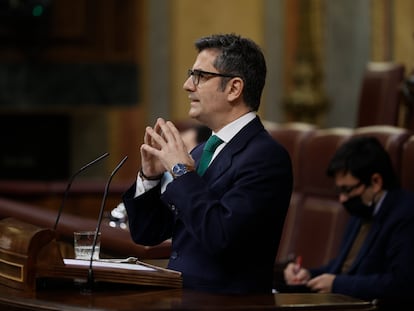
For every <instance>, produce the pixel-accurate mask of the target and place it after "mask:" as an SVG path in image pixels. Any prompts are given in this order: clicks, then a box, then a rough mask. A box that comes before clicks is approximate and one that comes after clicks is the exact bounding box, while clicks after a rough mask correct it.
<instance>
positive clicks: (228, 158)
mask: <svg viewBox="0 0 414 311" xmlns="http://www.w3.org/2000/svg"><path fill="white" fill-rule="evenodd" d="M263 128H264V127H263V125H262V123H261V122H260V119H259V117H256V118H255V119H253V120H252V121H251V122H249V123H248V124H247V125H246V126H245V127H243V128H242V129H241V130H240V131H239V132H238V133H237V134H236V135H235V136H234V137H233V138H232V139H231V140H230V141H229V142H228V143H227V145H226V146H225V147H224V148H223V150H221V151H220V153H219V154H218V155H217V157H216V158H215V159H214V160H213V162H212V163H211V165H210V166H209V167H208V168H207V170H206V172H205V173H204V175H203V177H205V178H206V179H217V178H219V177H220V176H221V175H222V174H223V173H224V172H226V171H227V170H228V169H229V168H230V166H231V164H232V162H233V157H234V156H235V155H236V154H238V153H239V152H240V151H241V150H243V149H244V148H245V147H246V145H247V144H248V142H249V141H250V140H251V139H253V137H254V136H256V135H257V133H258V132H260V131H261V130H263ZM203 147H204V146H203ZM199 157H201V153H200V156H199ZM199 160H200V159H199V158H198V160H197V165H198V161H199Z"/></svg>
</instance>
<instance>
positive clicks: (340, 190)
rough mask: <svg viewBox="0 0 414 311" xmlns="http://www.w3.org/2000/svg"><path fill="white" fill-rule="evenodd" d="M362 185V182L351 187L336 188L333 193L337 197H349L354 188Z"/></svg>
mask: <svg viewBox="0 0 414 311" xmlns="http://www.w3.org/2000/svg"><path fill="white" fill-rule="evenodd" d="M362 184H363V183H362V181H360V182H359V183H357V184H356V185H353V186H336V187H335V192H336V194H337V195H340V194H345V195H349V194H350V193H351V192H352V191H354V190H355V189H356V188H358V187H359V186H361V185H362Z"/></svg>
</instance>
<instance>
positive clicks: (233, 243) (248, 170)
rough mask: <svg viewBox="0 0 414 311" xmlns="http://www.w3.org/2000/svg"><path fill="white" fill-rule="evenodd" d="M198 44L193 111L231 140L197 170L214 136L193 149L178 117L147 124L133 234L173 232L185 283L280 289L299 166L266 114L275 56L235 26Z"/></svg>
mask: <svg viewBox="0 0 414 311" xmlns="http://www.w3.org/2000/svg"><path fill="white" fill-rule="evenodd" d="M195 46H196V48H197V50H198V55H197V58H196V60H195V63H194V65H193V67H192V69H190V70H189V71H188V78H187V80H186V81H185V82H184V86H183V87H184V89H185V90H186V91H187V93H188V98H189V100H190V110H189V116H190V117H192V118H194V119H196V120H198V121H200V122H201V123H202V124H204V125H206V126H207V127H209V128H210V129H211V130H212V133H213V134H214V135H216V136H218V137H219V138H220V140H221V144H220V145H219V146H218V147H217V149H216V150H215V152H214V154H213V158H212V160H211V161H210V165H209V166H208V168H207V170H206V171H205V173H202V172H197V168H198V167H199V162H200V158H201V155H202V153H203V148H204V145H205V144H204V143H203V144H201V145H199V146H197V147H195V148H194V149H193V150H192V151H191V154H189V153H188V151H187V149H186V146H185V144H184V142H183V140H182V138H181V136H180V133H179V131H178V130H177V128H176V127H175V126H174V124H173V123H172V122H170V121H165V120H164V119H162V118H159V119H158V120H157V122H156V124H155V125H154V127H147V128H146V132H145V136H144V143H143V144H142V145H141V148H140V152H141V170H140V172H139V174H138V177H137V181H136V183H135V184H134V185H133V186H132V187H131V188H130V189H129V190H128V191H127V192H126V193H125V195H124V197H123V201H124V204H125V207H126V210H127V213H128V220H129V228H130V231H131V236H132V238H133V240H134V241H135V242H136V243H139V244H144V245H155V244H157V243H160V242H162V241H164V240H165V239H168V238H172V253H171V256H170V259H169V264H168V268H170V269H173V270H177V271H180V272H181V273H182V277H183V286H184V287H185V288H191V289H196V290H203V291H211V292H221V293H270V292H271V290H272V278H273V265H274V261H275V256H276V252H277V249H278V246H279V241H280V238H281V233H282V228H283V224H284V220H285V216H286V213H287V209H288V206H289V201H290V196H291V192H292V168H291V161H290V157H289V155H288V153H287V151H286V150H285V149H284V148H283V147H282V146H281V145H280V144H278V143H277V142H276V141H275V140H274V139H272V137H271V136H270V135H269V134H268V132H267V131H266V130H265V129H264V127H263V124H262V123H261V121H260V119H259V117H258V116H257V115H256V112H257V110H258V109H259V105H260V98H261V94H262V90H263V87H264V84H265V77H266V63H265V59H264V56H263V53H262V52H261V50H260V48H259V47H258V46H257V45H256V44H255V43H254V42H253V41H251V40H250V39H246V38H242V37H240V36H238V35H235V34H225V35H212V36H209V37H204V38H201V39H199V40H198V41H197V42H196V43H195ZM169 175H170V176H171V175H172V176H173V178H172V181H170V182H169V180H168V178H167V177H168V176H169Z"/></svg>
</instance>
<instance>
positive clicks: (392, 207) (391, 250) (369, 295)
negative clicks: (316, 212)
mask: <svg viewBox="0 0 414 311" xmlns="http://www.w3.org/2000/svg"><path fill="white" fill-rule="evenodd" d="M360 225H361V220H360V218H356V217H352V218H351V219H350V222H349V224H348V227H347V229H346V231H345V235H344V239H343V242H342V245H341V248H340V252H339V255H338V256H337V257H336V258H335V259H333V260H332V261H331V262H330V263H329V264H328V265H327V266H325V267H322V268H319V269H311V274H312V276H316V275H319V274H321V273H334V274H339V273H340V271H341V267H342V264H343V262H344V260H345V258H346V255H347V253H348V251H349V249H350V247H351V246H352V242H353V241H354V239H355V236H356V234H357V233H358V230H359V227H360ZM332 291H333V292H334V293H340V294H345V295H350V296H354V297H358V298H362V299H368V300H369V299H375V298H378V299H381V298H382V299H387V298H390V299H396V298H400V299H402V298H406V297H410V295H412V294H413V293H414V196H413V194H412V193H407V192H404V191H403V190H393V191H389V192H388V193H387V195H386V197H385V199H384V201H383V203H382V205H381V208H380V210H379V211H378V214H377V215H375V216H374V219H373V223H372V226H371V229H370V231H369V233H368V235H367V237H366V240H365V242H364V244H363V245H362V247H361V250H360V252H359V254H358V255H357V257H356V259H355V261H354V263H353V264H352V266H351V267H350V270H349V272H348V273H347V274H339V275H337V276H336V278H335V280H334V283H333V288H332ZM411 301H412V300H411Z"/></svg>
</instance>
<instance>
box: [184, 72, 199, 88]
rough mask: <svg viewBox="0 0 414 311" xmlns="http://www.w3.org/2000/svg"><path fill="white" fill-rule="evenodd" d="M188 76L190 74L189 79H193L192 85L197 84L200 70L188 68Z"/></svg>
mask: <svg viewBox="0 0 414 311" xmlns="http://www.w3.org/2000/svg"><path fill="white" fill-rule="evenodd" d="M187 74H188V77H190V76H191V80H192V81H193V83H194V85H195V86H197V85H198V82H200V72H198V71H197V70H192V69H188V73H187Z"/></svg>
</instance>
